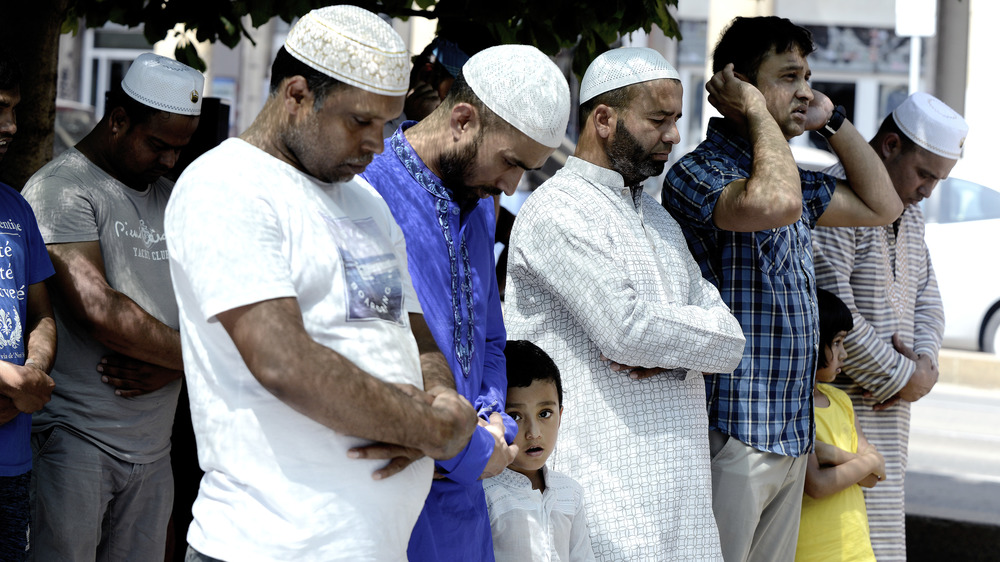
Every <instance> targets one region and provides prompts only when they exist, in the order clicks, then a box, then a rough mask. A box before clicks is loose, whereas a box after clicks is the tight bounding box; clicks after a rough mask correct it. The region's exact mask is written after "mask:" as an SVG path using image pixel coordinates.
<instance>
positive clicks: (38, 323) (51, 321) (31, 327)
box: [25, 283, 56, 373]
mask: <svg viewBox="0 0 1000 562" xmlns="http://www.w3.org/2000/svg"><path fill="white" fill-rule="evenodd" d="M27 313H28V319H27V327H28V329H27V331H26V333H27V336H26V337H25V343H26V345H25V350H26V351H27V354H26V355H25V362H28V361H31V362H32V363H34V364H35V365H36V366H37V367H38V368H39V369H41V370H42V371H45V372H46V373H49V372H51V371H52V365H53V363H55V360H56V321H55V318H54V317H53V314H52V305H51V304H50V302H49V294H48V289H47V287H46V286H45V283H34V284H32V285H30V286H29V287H28V307H27Z"/></svg>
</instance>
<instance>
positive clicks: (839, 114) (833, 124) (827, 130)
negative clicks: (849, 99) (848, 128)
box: [816, 105, 847, 139]
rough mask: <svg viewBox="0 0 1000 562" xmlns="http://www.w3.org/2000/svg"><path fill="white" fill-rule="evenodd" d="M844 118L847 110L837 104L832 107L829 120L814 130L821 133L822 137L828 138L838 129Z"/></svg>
mask: <svg viewBox="0 0 1000 562" xmlns="http://www.w3.org/2000/svg"><path fill="white" fill-rule="evenodd" d="M845 119H847V110H846V109H844V106H842V105H838V106H837V107H835V108H833V114H832V115H830V120H829V121H827V122H826V125H823V126H822V127H820V128H819V129H817V130H816V132H817V133H819V134H821V135H823V138H826V139H829V138H830V137H832V136H833V135H835V134H836V133H837V131H839V130H840V127H841V125H843V124H844V120H845Z"/></svg>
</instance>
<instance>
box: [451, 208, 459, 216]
mask: <svg viewBox="0 0 1000 562" xmlns="http://www.w3.org/2000/svg"><path fill="white" fill-rule="evenodd" d="M458 212H459V211H458V207H452V208H451V214H453V215H457V214H458Z"/></svg>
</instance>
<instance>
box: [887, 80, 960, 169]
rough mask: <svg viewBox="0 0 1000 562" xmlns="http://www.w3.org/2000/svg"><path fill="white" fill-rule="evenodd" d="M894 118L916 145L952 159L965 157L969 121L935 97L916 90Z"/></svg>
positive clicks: (895, 111)
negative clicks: (963, 153)
mask: <svg viewBox="0 0 1000 562" xmlns="http://www.w3.org/2000/svg"><path fill="white" fill-rule="evenodd" d="M892 118H893V120H895V121H896V125H898V126H899V130H901V131H903V134H904V135H906V136H907V137H909V139H910V140H912V141H913V142H914V143H916V145H917V146H919V147H921V148H925V149H927V150H929V151H931V152H933V153H934V154H937V155H938V156H944V157H945V158H951V159H953V160H958V159H959V158H961V157H962V145H963V144H965V137H966V136H967V135H968V134H969V124H968V123H966V122H965V119H963V118H962V116H961V115H959V114H958V113H956V112H955V110H954V109H952V108H950V107H948V106H947V105H945V103H944V102H943V101H941V100H939V99H937V98H936V97H934V96H932V95H930V94H928V93H924V92H917V93H915V94H913V95H911V96H910V97H908V98H906V100H904V101H903V103H901V104H899V107H897V108H896V109H895V110H894V111H893V112H892Z"/></svg>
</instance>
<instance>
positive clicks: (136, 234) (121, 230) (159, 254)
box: [115, 219, 170, 261]
mask: <svg viewBox="0 0 1000 562" xmlns="http://www.w3.org/2000/svg"><path fill="white" fill-rule="evenodd" d="M115 236H117V237H119V238H123V237H124V238H133V239H136V240H138V241H140V242H141V243H142V245H143V247H139V246H132V253H133V256H134V257H137V258H142V259H146V260H153V261H162V260H166V259H168V258H169V257H170V254H169V253H168V252H167V248H166V240H167V237H166V236H164V235H163V234H162V233H160V232H157V231H156V229H155V228H151V227H150V226H148V225H147V224H146V221H144V220H142V219H140V220H139V227H138V228H135V227H134V226H131V225H129V223H128V221H123V220H116V221H115ZM156 244H161V245H162V246H163V249H160V250H153V249H152V247H153V246H154V245H156Z"/></svg>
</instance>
